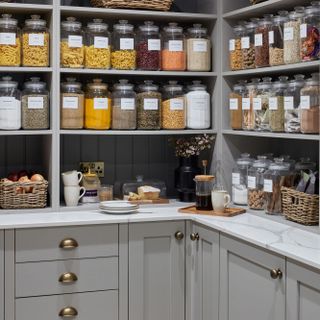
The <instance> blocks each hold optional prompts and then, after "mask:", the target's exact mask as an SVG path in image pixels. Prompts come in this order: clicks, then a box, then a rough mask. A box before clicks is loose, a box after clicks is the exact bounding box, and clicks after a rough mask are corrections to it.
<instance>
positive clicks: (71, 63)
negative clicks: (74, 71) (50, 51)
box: [60, 41, 84, 68]
mask: <svg viewBox="0 0 320 320" xmlns="http://www.w3.org/2000/svg"><path fill="white" fill-rule="evenodd" d="M60 56H61V57H60V58H61V65H62V66H63V67H66V68H82V67H83V62H84V46H82V47H80V48H73V47H69V44H68V41H61V43H60Z"/></svg>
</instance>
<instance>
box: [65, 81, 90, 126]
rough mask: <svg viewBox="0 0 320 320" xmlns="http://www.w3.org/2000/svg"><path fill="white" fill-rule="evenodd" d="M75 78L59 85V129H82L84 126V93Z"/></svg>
mask: <svg viewBox="0 0 320 320" xmlns="http://www.w3.org/2000/svg"><path fill="white" fill-rule="evenodd" d="M81 87H82V85H81V83H80V82H76V79H75V78H67V79H66V82H62V83H61V125H60V127H61V129H82V128H83V124H84V92H83V91H82V90H81Z"/></svg>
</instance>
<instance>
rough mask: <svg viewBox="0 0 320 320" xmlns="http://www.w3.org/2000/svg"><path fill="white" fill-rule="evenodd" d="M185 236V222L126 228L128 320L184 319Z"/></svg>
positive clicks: (144, 224)
mask: <svg viewBox="0 0 320 320" xmlns="http://www.w3.org/2000/svg"><path fill="white" fill-rule="evenodd" d="M177 232H178V233H177ZM184 233H185V222H184V221H181V222H155V223H137V224H134V223H133V224H131V225H129V320H184V319H185V312H184V310H185V303H184V301H185V236H184ZM182 235H183V238H182Z"/></svg>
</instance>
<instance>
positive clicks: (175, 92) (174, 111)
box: [162, 81, 186, 130]
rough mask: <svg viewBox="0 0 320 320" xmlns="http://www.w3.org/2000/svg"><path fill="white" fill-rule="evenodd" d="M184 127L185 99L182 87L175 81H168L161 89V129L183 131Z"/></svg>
mask: <svg viewBox="0 0 320 320" xmlns="http://www.w3.org/2000/svg"><path fill="white" fill-rule="evenodd" d="M185 127H186V99H185V96H184V92H183V86H182V85H180V84H178V82H177V81H169V83H168V84H167V85H165V86H164V87H163V99H162V128H163V129H176V130H179V129H185Z"/></svg>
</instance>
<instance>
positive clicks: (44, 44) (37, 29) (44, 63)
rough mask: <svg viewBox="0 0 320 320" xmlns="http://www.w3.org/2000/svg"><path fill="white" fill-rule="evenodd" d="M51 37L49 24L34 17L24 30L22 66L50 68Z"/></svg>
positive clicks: (36, 16)
mask: <svg viewBox="0 0 320 320" xmlns="http://www.w3.org/2000/svg"><path fill="white" fill-rule="evenodd" d="M49 45H50V36H49V30H48V28H47V22H46V21H45V20H42V19H41V18H40V16H39V15H32V16H31V19H27V20H26V21H25V25H24V28H23V29H22V65H23V66H25V67H48V66H49V63H50V62H49V61H50V60H49Z"/></svg>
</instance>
